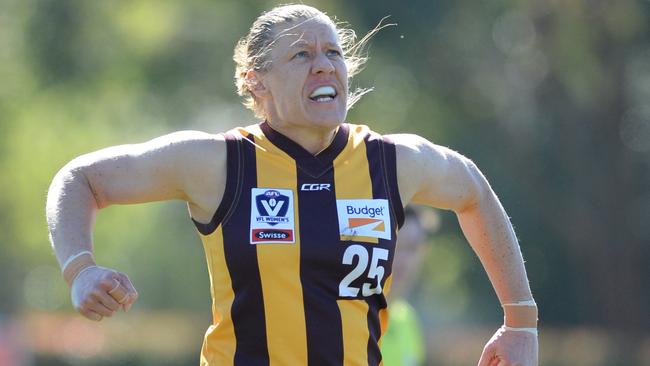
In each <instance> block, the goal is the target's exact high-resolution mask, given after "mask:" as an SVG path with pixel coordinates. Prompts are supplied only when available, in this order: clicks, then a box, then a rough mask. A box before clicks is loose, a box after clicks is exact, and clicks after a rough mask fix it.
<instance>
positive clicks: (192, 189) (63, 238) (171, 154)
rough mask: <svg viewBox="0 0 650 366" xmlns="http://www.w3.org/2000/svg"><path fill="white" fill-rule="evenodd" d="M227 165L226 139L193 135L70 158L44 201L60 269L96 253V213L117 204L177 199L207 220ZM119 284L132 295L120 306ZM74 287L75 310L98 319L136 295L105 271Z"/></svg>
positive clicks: (87, 274) (86, 275) (85, 275)
mask: <svg viewBox="0 0 650 366" xmlns="http://www.w3.org/2000/svg"><path fill="white" fill-rule="evenodd" d="M225 164H226V148H225V141H224V140H223V137H222V136H220V135H209V134H206V133H202V132H195V131H184V132H177V133H173V134H170V135H166V136H162V137H159V138H156V139H153V140H151V141H148V142H146V143H142V144H134V145H120V146H114V147H110V148H107V149H103V150H99V151H96V152H93V153H90V154H86V155H82V156H80V157H78V158H76V159H74V160H72V161H71V162H70V163H68V164H67V165H66V166H64V167H63V168H62V169H61V170H60V171H59V172H58V173H57V174H56V176H55V177H54V179H53V181H52V184H51V185H50V189H49V192H48V196H47V207H46V215H47V222H48V226H49V230H50V239H51V242H52V246H53V248H54V252H55V254H56V257H57V259H58V261H59V264H60V265H61V267H65V265H66V262H68V260H69V259H70V258H74V256H75V255H78V254H79V253H82V252H90V253H92V229H93V224H94V219H95V215H96V213H97V211H98V210H99V209H101V208H104V207H107V206H110V205H112V204H132V203H142V202H151V201H162V200H171V199H180V200H184V201H187V202H188V204H189V206H190V210H191V211H192V215H193V216H194V217H195V218H196V219H198V220H199V221H208V220H209V218H210V217H211V215H212V214H213V213H214V210H216V208H217V206H218V205H219V202H220V201H221V196H222V195H223V189H224V185H225V179H226V174H225V172H226V170H225ZM88 257H90V256H88ZM90 258H92V257H90ZM62 269H63V268H62ZM117 283H119V284H121V285H122V286H123V287H124V288H125V289H126V290H127V292H128V294H129V297H128V299H127V300H125V302H122V304H121V305H120V304H117V303H116V302H115V301H113V300H114V298H112V297H111V296H109V295H108V292H109V291H110V290H111V289H114V288H115V285H116V284H117ZM70 285H71V288H72V300H73V305H74V306H75V308H77V309H78V310H79V311H80V312H81V313H82V314H84V315H85V316H86V317H88V318H91V319H95V320H99V319H101V316H110V315H112V313H113V312H114V311H115V310H117V309H119V308H120V307H124V308H125V309H128V307H129V306H130V305H131V304H132V303H133V301H134V300H135V298H137V293H136V292H135V289H134V288H133V286H132V284H131V283H130V281H128V278H126V276H125V275H122V274H120V273H118V272H115V271H112V270H108V269H106V268H103V267H93V268H89V269H88V270H84V271H83V272H81V273H79V274H78V275H77V276H76V279H74V282H72V281H71V283H70Z"/></svg>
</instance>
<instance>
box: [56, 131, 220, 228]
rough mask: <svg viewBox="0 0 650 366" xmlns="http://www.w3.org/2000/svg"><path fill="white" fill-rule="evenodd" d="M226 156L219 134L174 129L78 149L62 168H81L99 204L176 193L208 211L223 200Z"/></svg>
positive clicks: (204, 212)
mask: <svg viewBox="0 0 650 366" xmlns="http://www.w3.org/2000/svg"><path fill="white" fill-rule="evenodd" d="M226 159H227V157H226V143H225V139H224V137H223V135H220V134H209V133H205V132H200V131H178V132H174V133H170V134H167V135H164V136H160V137H157V138H154V139H152V140H149V141H146V142H143V143H138V144H128V145H117V146H112V147H108V148H105V149H101V150H98V151H95V152H92V153H89V154H85V155H82V156H80V157H78V158H76V159H74V160H73V161H72V162H70V163H69V164H68V165H67V168H64V169H62V171H63V172H66V171H74V170H79V171H81V172H82V174H83V176H84V178H85V179H86V180H87V182H88V184H89V185H90V187H91V189H92V190H93V193H94V195H95V198H96V201H97V203H98V206H99V207H106V206H109V205H112V204H129V203H141V202H150V201H160V200H170V199H180V200H184V201H187V202H188V204H189V205H190V209H191V210H192V211H193V212H194V211H196V212H197V216H199V217H206V216H209V215H210V214H209V212H211V211H213V210H214V209H216V207H217V206H218V204H219V202H220V201H221V196H222V195H223V189H224V186H225V181H226Z"/></svg>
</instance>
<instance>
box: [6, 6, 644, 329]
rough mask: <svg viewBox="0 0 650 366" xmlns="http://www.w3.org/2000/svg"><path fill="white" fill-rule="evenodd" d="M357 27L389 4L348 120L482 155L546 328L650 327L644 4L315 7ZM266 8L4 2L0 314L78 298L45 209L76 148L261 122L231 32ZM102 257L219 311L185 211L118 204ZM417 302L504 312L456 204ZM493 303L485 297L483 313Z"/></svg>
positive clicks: (442, 309)
mask: <svg viewBox="0 0 650 366" xmlns="http://www.w3.org/2000/svg"><path fill="white" fill-rule="evenodd" d="M305 3H307V4H312V5H315V6H317V7H319V8H321V9H322V10H324V11H327V12H328V13H330V14H335V15H337V16H338V17H339V20H345V21H347V22H349V23H350V24H351V25H352V26H353V28H354V29H355V30H357V32H358V33H359V34H363V33H364V32H365V31H367V30H369V29H371V28H372V27H374V26H375V25H376V24H377V23H378V22H379V20H380V19H381V18H382V17H384V16H386V15H391V17H390V18H389V22H394V23H397V24H398V25H397V26H395V27H389V28H387V29H385V30H383V31H381V32H380V33H379V34H378V35H377V36H375V38H374V40H373V41H372V47H371V48H370V55H371V57H372V59H371V60H370V62H369V64H368V66H367V68H366V70H365V71H364V72H362V73H361V74H360V75H359V76H358V77H357V79H356V80H354V81H353V82H354V84H356V85H360V86H363V87H374V89H375V90H374V92H373V93H371V94H369V95H367V96H366V97H365V98H364V100H362V101H361V102H360V103H359V104H358V105H357V106H356V107H355V109H353V110H352V111H351V113H350V115H349V118H348V119H349V121H350V122H355V123H368V124H369V125H371V126H373V127H374V128H375V129H376V130H378V131H380V132H383V133H391V132H413V133H418V134H420V135H422V136H425V137H427V138H429V139H430V140H432V141H433V142H435V143H438V144H441V145H445V146H450V147H452V148H453V149H456V150H458V151H461V152H462V153H463V154H465V155H467V156H468V157H470V158H472V159H473V160H474V161H475V162H477V164H478V165H479V166H480V167H481V169H482V170H483V172H484V173H485V175H486V176H487V177H488V179H489V180H490V181H491V183H492V186H493V188H494V190H495V191H496V192H497V194H498V195H499V196H500V198H501V200H502V202H503V204H504V206H505V208H506V210H507V211H508V213H509V214H510V216H511V217H512V221H513V223H514V225H515V228H516V230H517V233H518V236H519V239H520V241H521V247H522V251H523V253H524V256H525V258H526V260H527V269H528V272H529V278H530V280H531V286H532V288H533V292H534V294H535V296H536V299H537V301H538V304H539V305H540V308H541V319H542V324H544V325H554V326H571V325H589V326H596V327H603V328H608V329H615V330H618V331H624V332H630V333H643V332H648V329H650V315H649V313H648V309H650V291H648V283H649V280H650V245H649V243H650V175H649V174H648V172H649V171H650V29H649V27H648V24H650V2H648V1H633V0H619V1H606V0H597V1H588V0H575V1H567V0H553V1H506V0H502V1H491V2H477V1H469V0H459V1H435V2H432V1H425V0H414V1H406V2H400V3H399V4H398V3H396V2H392V1H387V0H383V1H373V2H372V3H370V2H367V1H366V2H364V1H342V0H338V1H328V2H317V1H305ZM275 4H276V2H272V1H252V0H245V1H218V2H217V1H208V0H187V1H184V2H176V1H169V0H163V1H153V0H131V1H110V2H108V1H106V2H99V1H76V0H23V1H19V0H3V1H2V2H1V3H0V29H2V31H0V63H1V64H2V67H1V68H0V80H2V81H1V82H0V168H2V171H4V172H5V173H4V174H3V175H2V176H0V209H1V210H2V212H3V214H2V215H0V278H2V279H3V281H2V286H0V299H1V302H0V313H10V314H12V313H14V314H15V313H19V312H23V311H27V310H57V309H69V308H70V306H69V300H67V292H66V288H65V286H64V285H63V284H62V281H61V280H60V278H59V277H58V274H57V265H56V261H55V259H54V256H53V255H52V252H51V250H50V249H49V248H48V245H49V244H48V242H47V229H46V225H45V220H44V213H43V207H44V202H45V195H46V191H47V187H48V184H49V182H50V180H51V179H52V177H53V176H54V174H55V173H56V171H57V170H58V169H59V168H60V167H62V166H63V165H64V164H65V163H66V162H67V161H69V160H71V159H72V158H74V157H75V156H77V155H79V154H81V153H84V152H89V151H92V150H96V149H99V148H102V147H105V146H108V145H113V144H122V143H136V142H141V141H145V140H147V139H150V138H153V137H156V136H158V135H161V134H165V133H169V132H172V131H174V130H181V129H198V130H205V131H209V132H218V131H223V130H225V129H227V128H230V127H232V126H235V125H242V124H248V123H250V122H252V121H253V120H254V119H253V116H252V114H251V113H249V112H248V111H246V110H245V109H244V108H243V107H242V106H241V105H240V103H239V100H238V98H237V96H236V94H235V92H234V91H235V90H234V86H233V80H232V75H233V72H234V65H233V62H232V61H231V57H232V49H233V47H234V44H235V42H236V41H237V39H238V38H239V37H241V36H243V35H244V34H245V32H246V31H247V29H248V27H249V26H250V24H251V22H252V21H253V20H254V18H255V17H256V16H257V15H258V14H259V13H260V12H261V11H263V10H265V9H269V8H270V7H271V6H273V5H275ZM95 243H96V252H97V257H98V259H99V261H100V262H101V264H103V265H106V266H112V267H115V268H118V269H120V270H122V271H125V272H126V273H128V274H129V275H130V277H131V278H132V280H133V281H134V282H135V284H136V286H137V287H138V288H139V290H140V293H141V297H140V300H139V303H138V305H137V307H139V308H141V309H182V310H192V311H198V312H203V313H205V314H206V316H207V315H208V314H209V312H210V307H209V291H208V279H207V271H206V267H205V265H204V264H203V263H204V259H203V254H202V247H201V244H200V241H199V240H198V237H197V236H196V234H195V233H194V232H193V228H192V226H191V224H190V221H189V219H188V218H187V213H186V210H185V208H184V205H183V204H182V203H155V204H148V205H140V206H129V207H111V208H109V209H106V210H104V211H103V212H101V214H100V215H99V217H98V223H97V227H96V232H95ZM431 244H432V250H431V251H430V256H429V258H428V261H427V266H426V268H425V269H424V270H423V276H422V280H421V283H420V284H419V291H416V294H415V295H414V300H415V303H416V304H417V305H418V306H419V308H420V309H421V310H422V311H423V314H424V318H425V321H426V322H427V323H428V324H430V325H441V324H450V323H460V322H468V323H486V324H487V323H490V324H497V322H499V316H500V309H499V307H498V302H497V299H496V297H495V296H494V295H493V291H492V289H491V287H490V285H489V282H488V281H487V277H486V276H485V274H484V272H483V271H482V269H481V267H480V263H479V262H478V260H477V259H476V258H475V256H474V255H473V253H472V252H471V250H469V248H468V247H467V246H466V245H465V240H464V238H463V237H462V234H461V233H460V231H459V229H458V225H457V223H456V219H455V217H454V216H453V215H450V214H445V215H444V216H443V225H442V228H441V230H440V231H439V233H438V234H437V235H436V236H435V237H433V238H431ZM486 305H487V306H486Z"/></svg>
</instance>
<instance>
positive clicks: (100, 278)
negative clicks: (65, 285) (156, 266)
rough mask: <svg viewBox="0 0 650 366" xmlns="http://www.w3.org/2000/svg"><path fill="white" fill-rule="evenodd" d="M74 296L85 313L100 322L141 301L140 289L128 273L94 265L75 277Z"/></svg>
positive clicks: (76, 305)
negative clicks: (139, 298) (136, 301)
mask: <svg viewBox="0 0 650 366" xmlns="http://www.w3.org/2000/svg"><path fill="white" fill-rule="evenodd" d="M71 298H72V305H73V306H74V308H75V309H77V311H79V312H80V313H81V314H82V315H83V316H85V317H86V318H88V319H90V320H96V321H100V320H102V318H103V317H105V316H108V317H110V316H112V315H113V314H115V312H116V311H118V310H119V309H120V308H122V309H123V310H124V311H125V312H126V311H128V310H129V309H130V308H131V305H133V303H134V302H135V300H137V298H138V292H137V291H136V290H135V288H134V287H133V284H132V283H131V281H130V280H129V278H128V277H127V276H126V275H125V274H122V273H119V272H116V271H114V270H111V269H108V268H104V267H99V266H94V267H90V268H87V269H85V270H83V271H82V272H80V273H79V275H77V277H76V278H75V279H74V281H73V282H72V289H71Z"/></svg>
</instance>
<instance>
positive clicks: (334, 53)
mask: <svg viewBox="0 0 650 366" xmlns="http://www.w3.org/2000/svg"><path fill="white" fill-rule="evenodd" d="M327 56H328V57H335V56H341V52H340V51H339V50H336V49H331V50H327Z"/></svg>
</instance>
